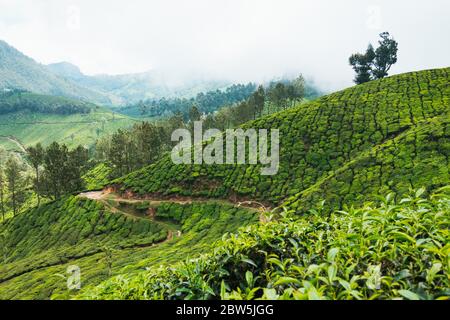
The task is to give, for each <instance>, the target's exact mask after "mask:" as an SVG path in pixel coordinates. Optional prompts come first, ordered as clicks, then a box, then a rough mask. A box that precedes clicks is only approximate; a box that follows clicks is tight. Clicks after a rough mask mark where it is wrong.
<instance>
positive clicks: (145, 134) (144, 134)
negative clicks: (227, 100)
mask: <svg viewBox="0 0 450 320" xmlns="http://www.w3.org/2000/svg"><path fill="white" fill-rule="evenodd" d="M304 92H305V81H304V79H303V77H302V76H299V77H298V78H297V79H295V80H293V81H285V82H277V83H271V84H270V85H269V86H268V87H267V88H264V87H263V86H259V87H258V88H257V89H256V90H254V92H253V93H252V94H250V96H249V97H248V98H247V99H245V100H243V101H241V102H239V103H235V104H233V105H230V106H227V107H223V108H221V109H220V110H218V111H216V112H214V113H208V114H206V113H205V112H204V111H203V110H202V109H201V108H199V107H198V106H197V105H192V106H191V107H190V108H187V110H188V112H187V115H184V114H183V113H182V112H180V111H178V112H176V113H175V114H174V115H172V116H171V117H169V118H168V119H166V120H162V121H159V122H153V123H149V122H142V123H139V124H135V125H134V126H133V127H132V128H131V129H130V130H123V129H120V130H118V131H117V132H115V133H114V134H112V135H111V136H109V137H104V138H102V139H100V140H99V141H97V144H96V147H95V153H96V158H97V160H98V161H106V162H109V163H110V164H111V165H112V168H113V175H114V176H115V177H119V176H122V175H125V174H127V173H129V172H132V171H134V170H136V169H139V168H142V167H143V166H145V165H149V164H152V163H154V162H156V161H157V160H158V159H160V158H161V156H162V154H163V153H164V152H167V151H169V150H170V149H171V148H172V147H173V142H172V141H171V135H172V132H173V131H174V130H175V129H179V128H185V129H189V130H192V129H193V123H194V121H199V120H203V127H204V129H209V128H217V129H220V130H224V129H228V128H231V127H235V126H238V125H240V124H242V123H244V122H247V121H249V120H252V119H256V118H258V117H260V116H262V115H263V114H265V113H271V112H276V111H279V110H284V109H287V108H289V107H291V106H293V105H294V104H295V103H296V102H298V101H301V100H302V99H303V97H304Z"/></svg>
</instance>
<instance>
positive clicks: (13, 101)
mask: <svg viewBox="0 0 450 320" xmlns="http://www.w3.org/2000/svg"><path fill="white" fill-rule="evenodd" d="M95 108H97V109H98V108H99V107H97V106H95V105H93V104H91V103H87V102H83V101H78V100H71V99H67V98H62V97H57V96H47V95H40V94H35V93H31V92H27V91H24V90H11V91H7V92H4V93H1V94H0V114H7V113H14V112H36V113H50V114H61V115H68V114H76V113H89V112H90V111H91V110H92V109H95Z"/></svg>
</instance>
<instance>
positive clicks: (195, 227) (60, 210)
mask: <svg viewBox="0 0 450 320" xmlns="http://www.w3.org/2000/svg"><path fill="white" fill-rule="evenodd" d="M148 208H153V209H152V212H154V216H153V217H152V218H150V217H149V216H147V215H146V211H147V210H148ZM257 219H258V216H257V214H256V213H255V212H253V211H251V210H247V209H243V208H234V207H233V206H231V205H228V204H225V203H220V202H208V203H196V202H194V203H192V204H176V203H164V202H163V203H161V202H157V203H152V202H148V201H142V202H137V203H128V202H119V203H117V202H115V201H113V200H111V201H108V203H105V202H99V201H95V200H89V199H84V198H81V197H74V196H70V197H66V198H63V199H61V200H58V201H55V202H52V203H48V204H44V205H42V206H40V207H39V208H36V209H32V210H28V211H26V212H24V213H23V214H21V215H19V216H17V217H16V218H15V219H10V220H8V221H7V223H6V224H2V225H0V235H1V238H0V252H1V253H2V255H1V259H2V260H1V264H0V298H1V299H11V298H16V299H17V298H33V299H36V298H41V299H44V298H49V297H50V296H51V295H58V297H66V298H67V297H69V296H70V295H71V294H74V293H76V291H70V290H68V289H67V287H66V279H65V276H64V275H67V273H66V269H67V267H68V266H69V265H77V266H79V267H80V269H81V272H82V283H83V286H86V285H89V284H91V285H94V284H97V283H99V282H100V281H102V280H105V279H108V278H109V277H110V275H111V274H113V275H117V274H123V273H130V272H135V271H137V270H141V271H142V270H145V268H147V267H149V266H152V265H159V264H161V263H175V262H177V261H180V260H183V259H185V258H186V257H187V256H196V255H198V254H200V253H202V252H205V251H207V250H209V249H210V248H211V244H212V243H214V242H215V241H217V240H218V239H220V237H221V235H222V234H224V233H226V232H235V231H236V230H237V229H238V228H239V227H241V226H245V225H248V224H250V223H254V222H256V221H257ZM177 230H179V232H178V231H177ZM153 244H157V245H153ZM107 250H108V252H112V259H109V260H112V265H111V261H107V260H108V259H106V251H107ZM59 275H61V276H59ZM60 295H62V296H60Z"/></svg>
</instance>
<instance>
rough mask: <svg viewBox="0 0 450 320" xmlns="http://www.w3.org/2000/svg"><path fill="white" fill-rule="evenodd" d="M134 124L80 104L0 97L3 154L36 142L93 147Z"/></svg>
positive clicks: (39, 97) (8, 94) (17, 94)
mask: <svg viewBox="0 0 450 320" xmlns="http://www.w3.org/2000/svg"><path fill="white" fill-rule="evenodd" d="M134 122H135V120H133V119H132V118H129V117H127V116H124V115H121V114H115V113H113V112H112V111H110V110H108V109H106V108H102V107H99V106H96V105H94V104H92V103H87V102H83V101H79V100H73V99H68V98H63V97H57V96H48V95H41V94H35V93H31V92H22V91H14V92H5V93H2V94H0V146H3V147H4V148H5V149H6V150H15V151H23V148H24V147H27V146H30V145H34V144H36V143H38V142H41V143H42V144H44V145H47V144H50V143H51V142H53V141H58V142H63V143H65V144H67V145H68V146H76V145H79V144H81V145H92V144H93V143H94V142H95V140H96V139H97V138H98V137H99V136H101V135H103V134H107V133H111V132H113V131H115V130H117V129H119V128H125V127H130V126H131V125H132V124H133V123H134Z"/></svg>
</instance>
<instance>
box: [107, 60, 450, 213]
mask: <svg viewBox="0 0 450 320" xmlns="http://www.w3.org/2000/svg"><path fill="white" fill-rule="evenodd" d="M449 72H450V69H449V68H446V69H435V70H427V71H421V72H412V73H407V74H402V75H397V76H393V77H389V78H386V79H382V80H378V81H373V82H369V83H366V84H363V85H360V86H355V87H353V88H349V89H346V90H343V91H340V92H337V93H334V94H330V95H328V96H324V97H322V98H320V99H318V100H316V101H313V102H311V103H306V104H301V105H300V106H298V107H297V108H294V109H291V110H288V111H284V112H280V113H277V114H274V115H271V116H268V117H263V118H261V119H258V120H256V121H253V122H249V123H247V124H245V125H244V126H243V127H244V128H250V127H251V128H278V129H280V136H281V145H280V169H279V172H278V174H276V175H275V176H261V175H260V168H259V166H250V165H236V166H234V165H227V166H225V165H218V166H211V165H192V166H191V165H177V166H176V165H173V164H172V161H171V159H170V157H169V156H167V157H165V158H164V159H162V160H161V161H160V162H159V163H157V164H155V165H152V166H150V167H147V168H144V169H142V170H140V171H137V172H135V173H132V174H130V175H128V176H126V177H124V178H121V179H119V180H117V181H116V182H117V183H118V184H121V185H122V187H123V189H132V190H133V191H134V192H137V193H166V194H167V193H175V194H183V195H193V196H212V197H222V198H224V197H233V196H235V195H237V196H242V197H251V198H253V199H259V200H264V201H268V202H271V203H273V204H281V203H283V202H284V201H285V200H286V199H289V198H290V197H292V196H294V197H295V196H296V197H297V199H299V198H298V197H299V196H300V197H301V196H302V193H305V192H307V191H305V190H312V189H310V188H315V189H314V190H318V189H321V188H322V186H321V185H320V183H322V182H323V181H326V180H327V179H328V181H329V180H330V177H334V176H335V175H336V174H340V175H339V181H336V182H335V183H327V184H325V185H323V187H324V188H325V187H326V188H325V189H322V190H321V193H320V197H322V198H325V199H326V200H328V201H329V203H330V206H332V207H339V205H340V204H342V201H343V200H344V199H345V201H346V203H348V204H351V203H360V202H361V199H366V200H367V199H370V194H371V193H385V192H386V191H387V189H391V190H393V191H396V192H398V193H405V192H407V191H408V189H409V188H410V187H414V188H418V187H420V186H422V185H425V186H427V187H430V189H433V188H435V187H439V186H442V185H443V184H445V182H448V181H449V172H448V165H449V164H448V154H449V139H448V117H449V107H448V106H449V104H450V86H449V83H450V81H449V80H450V74H449ZM377 150H378V151H377ZM381 150H383V152H381ZM384 151H388V153H387V152H384ZM367 154H369V155H367ZM361 157H363V158H361ZM355 159H359V160H358V161H360V162H359V163H354V161H355ZM352 163H353V164H352ZM343 167H348V168H349V171H346V172H343V171H342V168H343ZM352 169H353V171H352ZM341 179H342V180H341ZM334 180H336V179H334ZM357 194H358V195H359V196H358V197H357V196H356V195H357ZM289 203H293V201H292V199H291V200H289ZM308 206H310V203H305V207H304V209H306V208H307V207H308ZM295 207H296V208H297V209H302V208H300V206H299V205H298V201H297V205H296V206H295Z"/></svg>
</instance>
